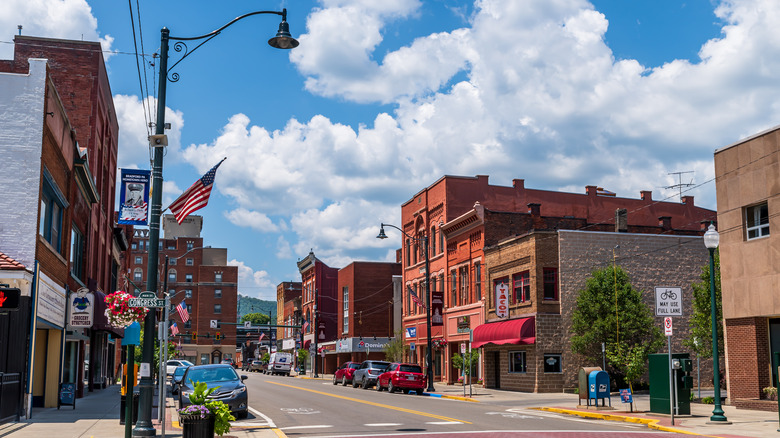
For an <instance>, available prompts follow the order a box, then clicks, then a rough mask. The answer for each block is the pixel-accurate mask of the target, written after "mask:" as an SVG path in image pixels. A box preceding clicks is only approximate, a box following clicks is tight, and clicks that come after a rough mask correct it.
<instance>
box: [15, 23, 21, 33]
mask: <svg viewBox="0 0 780 438" xmlns="http://www.w3.org/2000/svg"><path fill="white" fill-rule="evenodd" d="M16 28H17V29H19V35H21V34H22V25H21V24H20V25H17V26H16Z"/></svg>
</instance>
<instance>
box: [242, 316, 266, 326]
mask: <svg viewBox="0 0 780 438" xmlns="http://www.w3.org/2000/svg"><path fill="white" fill-rule="evenodd" d="M270 320H271V318H270V317H269V316H268V315H266V314H265V313H247V314H246V315H244V316H242V317H241V323H242V324H243V323H245V322H247V321H251V322H252V325H265V324H268V322H269V321H270Z"/></svg>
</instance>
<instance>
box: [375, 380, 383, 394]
mask: <svg viewBox="0 0 780 438" xmlns="http://www.w3.org/2000/svg"><path fill="white" fill-rule="evenodd" d="M376 392H382V385H380V384H379V380H377V381H376Z"/></svg>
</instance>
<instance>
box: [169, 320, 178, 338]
mask: <svg viewBox="0 0 780 438" xmlns="http://www.w3.org/2000/svg"><path fill="white" fill-rule="evenodd" d="M171 334H172V335H174V336H176V335H178V334H179V327H178V326H177V325H176V323H175V322H174V323H173V324H171Z"/></svg>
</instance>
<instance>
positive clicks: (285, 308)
mask: <svg viewBox="0 0 780 438" xmlns="http://www.w3.org/2000/svg"><path fill="white" fill-rule="evenodd" d="M276 309H277V312H279V313H278V315H280V316H279V317H278V318H277V320H278V322H277V324H279V325H280V326H281V327H278V328H277V329H276V330H275V333H276V336H275V338H274V343H273V345H274V348H279V347H280V349H281V350H285V351H288V352H290V353H294V351H293V350H297V349H299V348H301V345H302V344H301V341H302V339H301V329H299V328H295V326H300V325H301V324H302V323H303V317H302V316H301V315H302V312H301V309H302V306H301V283H300V282H296V281H283V282H281V283H279V284H278V285H277V286H276ZM277 340H280V341H281V346H279V345H278V342H276V341H277ZM293 356H294V357H295V358H296V360H297V355H296V354H293ZM296 366H297V362H296Z"/></svg>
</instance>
